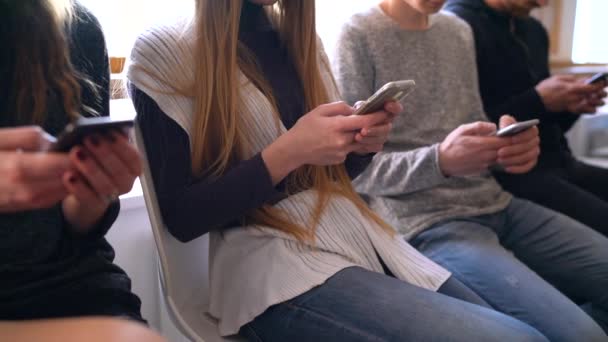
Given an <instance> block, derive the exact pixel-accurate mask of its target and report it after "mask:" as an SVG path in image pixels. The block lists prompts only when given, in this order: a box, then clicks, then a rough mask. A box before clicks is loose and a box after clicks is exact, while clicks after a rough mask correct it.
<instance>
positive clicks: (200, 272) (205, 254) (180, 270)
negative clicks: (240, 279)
mask: <svg viewBox="0 0 608 342" xmlns="http://www.w3.org/2000/svg"><path fill="white" fill-rule="evenodd" d="M135 138H136V139H135V141H136V144H137V147H138V149H139V151H140V153H141V154H142V159H143V166H144V168H143V169H144V171H143V175H142V177H141V178H140V179H141V186H142V190H143V193H144V199H145V201H146V207H147V209H148V216H149V217H150V224H151V226H152V230H153V233H154V240H155V242H156V247H157V249H158V258H159V260H158V262H159V277H160V284H161V291H162V296H163V299H164V301H165V304H166V306H167V310H168V312H169V316H170V317H171V320H172V321H173V323H174V324H175V326H176V328H177V329H178V330H179V331H180V332H181V333H182V334H183V335H184V336H185V337H187V338H188V339H190V340H192V341H205V342H221V341H244V339H242V338H240V337H230V338H224V337H221V336H220V335H219V331H218V327H217V321H216V320H215V319H213V318H212V317H211V316H209V315H207V314H206V313H205V310H206V308H207V307H208V303H209V291H208V288H209V237H208V236H207V235H204V236H202V237H199V238H198V239H196V240H193V241H191V242H188V243H181V242H179V241H178V240H177V239H175V238H174V237H173V236H172V235H171V234H170V233H169V231H168V230H167V229H166V227H165V224H164V223H163V220H162V217H161V214H160V209H159V207H158V200H157V198H156V192H155V190H154V183H153V181H152V173H151V172H150V167H149V164H148V160H147V155H146V149H145V142H144V141H143V138H142V135H141V132H140V130H139V126H138V125H135Z"/></svg>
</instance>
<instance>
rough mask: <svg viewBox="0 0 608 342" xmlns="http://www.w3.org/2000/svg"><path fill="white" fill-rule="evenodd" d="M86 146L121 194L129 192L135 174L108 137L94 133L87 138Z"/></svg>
mask: <svg viewBox="0 0 608 342" xmlns="http://www.w3.org/2000/svg"><path fill="white" fill-rule="evenodd" d="M85 147H86V148H87V150H88V151H90V152H91V154H92V156H93V157H94V158H95V161H96V162H97V165H98V167H100V168H101V169H102V170H103V171H104V172H105V173H106V175H107V176H108V177H109V179H110V180H111V181H112V183H113V184H114V185H115V187H116V188H117V189H118V192H119V193H120V194H124V193H127V192H129V191H130V190H131V187H132V185H133V178H135V175H132V174H131V170H129V168H128V166H127V165H125V162H124V161H123V160H122V159H121V158H120V157H119V156H118V155H117V153H115V152H114V149H113V148H112V143H111V142H109V140H108V139H107V138H104V137H101V136H98V135H94V136H92V137H90V138H87V139H85Z"/></svg>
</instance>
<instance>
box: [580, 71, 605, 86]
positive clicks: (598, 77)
mask: <svg viewBox="0 0 608 342" xmlns="http://www.w3.org/2000/svg"><path fill="white" fill-rule="evenodd" d="M601 81H608V73H607V72H598V73H597V74H595V75H593V76H591V77H590V78H589V79H588V80H586V81H585V83H586V84H594V83H597V82H601Z"/></svg>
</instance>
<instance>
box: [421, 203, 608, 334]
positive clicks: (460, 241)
mask: <svg viewBox="0 0 608 342" xmlns="http://www.w3.org/2000/svg"><path fill="white" fill-rule="evenodd" d="M606 224H607V225H608V222H607V223H606ZM411 243H412V245H414V246H415V247H416V248H418V249H419V250H420V251H421V252H423V253H424V254H425V255H426V256H428V257H429V258H431V259H433V260H434V261H436V262H437V263H439V264H441V265H443V266H444V267H445V268H447V269H448V270H450V271H452V272H453V275H454V277H456V278H458V279H459V280H460V281H462V282H463V283H464V284H465V285H466V286H467V287H469V288H470V289H472V290H473V291H475V293H477V294H478V295H479V296H481V297H482V298H483V299H484V300H485V301H486V302H487V303H488V304H490V305H491V306H492V307H493V308H494V309H496V310H498V311H500V312H503V313H505V314H507V315H509V316H512V317H515V318H517V319H519V320H521V321H523V322H525V323H527V324H529V325H530V326H532V327H534V328H536V329H537V330H538V331H540V332H541V333H542V334H544V335H545V336H546V337H547V338H549V339H550V340H551V341H608V337H607V336H606V334H605V333H604V332H603V331H602V329H601V328H600V327H599V326H598V324H596V322H595V321H594V320H593V319H592V318H591V317H590V316H589V315H588V314H587V313H585V312H584V311H583V310H581V308H579V306H577V304H576V303H575V302H574V301H573V300H571V299H575V300H577V301H580V302H589V303H590V304H591V310H590V311H591V314H592V315H593V316H594V318H596V320H597V322H598V323H601V320H602V318H603V317H605V315H606V312H608V239H606V237H604V236H602V235H601V234H599V233H597V232H595V231H594V230H592V229H591V228H588V227H587V226H585V225H583V224H581V223H579V222H577V221H574V220H573V219H570V218H569V217H567V216H564V215H562V214H558V213H556V212H554V211H552V210H549V209H546V208H544V207H541V206H539V205H537V204H534V203H532V202H528V201H525V200H520V199H514V200H513V201H512V203H511V204H510V205H509V206H508V207H507V208H506V209H505V210H503V211H502V212H499V213H497V214H493V215H485V216H480V217H475V218H470V219H459V220H451V221H448V222H442V223H439V224H436V225H435V226H433V227H431V228H430V229H428V230H427V231H425V232H423V233H421V234H419V235H418V236H417V237H416V238H414V239H413V240H412V241H411ZM560 291H561V292H560Z"/></svg>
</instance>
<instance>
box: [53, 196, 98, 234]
mask: <svg viewBox="0 0 608 342" xmlns="http://www.w3.org/2000/svg"><path fill="white" fill-rule="evenodd" d="M108 207H109V204H106V203H103V202H101V201H100V202H99V203H96V204H89V203H82V202H81V201H79V200H78V199H77V198H76V197H75V196H74V195H71V196H68V197H66V198H65V199H64V200H63V203H62V209H63V216H64V217H65V220H66V221H67V223H69V225H70V226H71V228H72V230H73V232H75V233H81V234H84V233H87V232H88V231H90V230H91V229H93V227H95V225H96V224H97V223H98V222H99V221H100V220H101V218H102V217H103V215H104V214H105V212H106V211H107V210H108Z"/></svg>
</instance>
